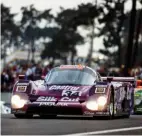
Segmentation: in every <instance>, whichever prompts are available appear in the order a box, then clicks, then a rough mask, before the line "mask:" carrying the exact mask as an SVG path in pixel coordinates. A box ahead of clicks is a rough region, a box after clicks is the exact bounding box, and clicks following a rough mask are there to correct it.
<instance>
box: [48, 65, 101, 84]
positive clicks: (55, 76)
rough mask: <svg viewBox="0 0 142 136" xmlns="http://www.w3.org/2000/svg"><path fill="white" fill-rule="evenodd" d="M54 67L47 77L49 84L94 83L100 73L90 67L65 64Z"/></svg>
mask: <svg viewBox="0 0 142 136" xmlns="http://www.w3.org/2000/svg"><path fill="white" fill-rule="evenodd" d="M65 66H66V67H63V66H60V67H56V68H53V69H52V70H51V71H50V72H49V73H48V74H47V75H46V77H45V80H46V83H47V84H65V85H66V84H68V85H70V84H72V85H93V84H94V82H95V81H98V80H99V77H98V74H97V73H96V72H95V71H93V70H91V69H90V68H88V67H81V66H77V67H75V65H71V66H68V65H65Z"/></svg>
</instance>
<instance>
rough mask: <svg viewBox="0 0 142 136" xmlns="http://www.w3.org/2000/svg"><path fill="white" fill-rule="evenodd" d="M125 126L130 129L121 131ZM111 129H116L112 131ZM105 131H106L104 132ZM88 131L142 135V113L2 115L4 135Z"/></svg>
mask: <svg viewBox="0 0 142 136" xmlns="http://www.w3.org/2000/svg"><path fill="white" fill-rule="evenodd" d="M132 127H136V129H134V130H131V128H132ZM138 127H140V128H138ZM125 128H127V129H130V130H127V129H126V130H125V131H119V129H125ZM108 130H109V131H110V132H109V131H108ZM111 130H112V131H113V130H116V131H114V132H111ZM92 131H93V132H92ZM103 131H105V133H102V132H103ZM86 132H92V133H90V134H89V135H93V133H94V134H97V135H98V134H100V135H142V115H132V116H131V117H130V118H129V119H124V118H118V119H114V120H107V119H92V118H90V117H68V116H66V117H65V116H59V117H57V118H55V119H41V118H39V117H34V118H32V119H16V118H15V117H14V116H13V115H11V114H9V115H1V134H2V135H70V134H78V133H80V134H81V135H82V134H83V133H85V135H86V134H87V133H86ZM98 132H99V133H98Z"/></svg>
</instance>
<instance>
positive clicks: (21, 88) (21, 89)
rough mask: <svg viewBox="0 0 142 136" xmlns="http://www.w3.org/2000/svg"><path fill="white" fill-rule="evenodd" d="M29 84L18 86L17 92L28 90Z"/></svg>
mask: <svg viewBox="0 0 142 136" xmlns="http://www.w3.org/2000/svg"><path fill="white" fill-rule="evenodd" d="M26 89H27V86H17V88H16V92H26Z"/></svg>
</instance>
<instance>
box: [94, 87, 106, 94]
mask: <svg viewBox="0 0 142 136" xmlns="http://www.w3.org/2000/svg"><path fill="white" fill-rule="evenodd" d="M95 93H105V88H103V87H99V88H96V89H95Z"/></svg>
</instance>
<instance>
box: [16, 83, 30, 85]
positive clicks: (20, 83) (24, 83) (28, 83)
mask: <svg viewBox="0 0 142 136" xmlns="http://www.w3.org/2000/svg"><path fill="white" fill-rule="evenodd" d="M17 85H22V86H27V85H29V83H17Z"/></svg>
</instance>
